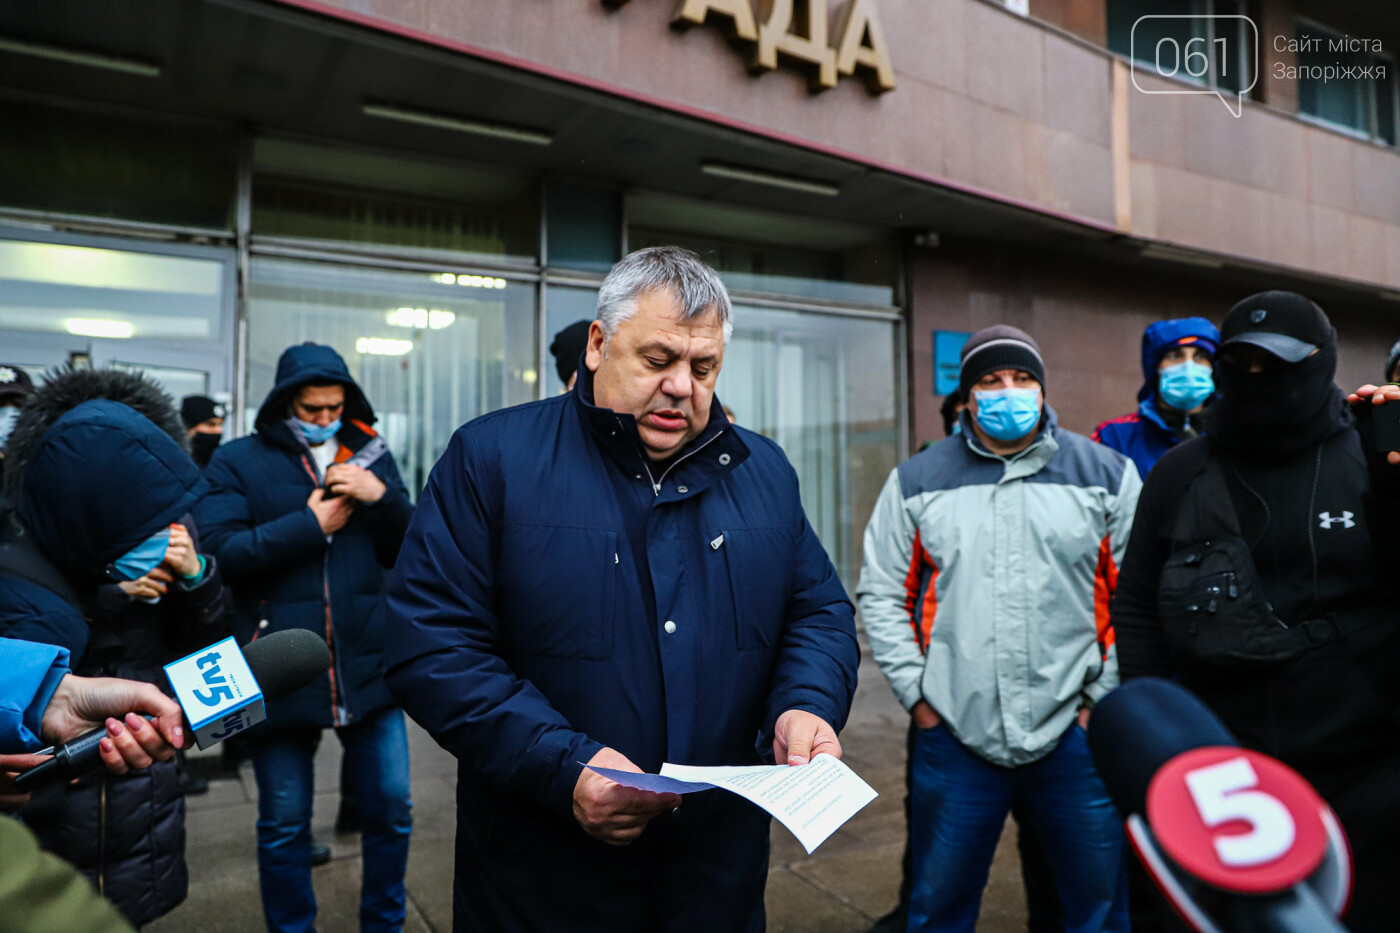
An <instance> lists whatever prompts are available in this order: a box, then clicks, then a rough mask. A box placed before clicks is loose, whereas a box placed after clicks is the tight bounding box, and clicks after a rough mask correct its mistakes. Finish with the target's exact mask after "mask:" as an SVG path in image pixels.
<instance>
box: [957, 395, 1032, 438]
mask: <svg viewBox="0 0 1400 933" xmlns="http://www.w3.org/2000/svg"><path fill="white" fill-rule="evenodd" d="M972 394H973V395H974V396H976V398H977V423H978V424H979V425H981V426H982V430H983V431H986V432H987V433H988V434H989V435H991V436H992V437H994V438H996V439H997V440H999V441H1014V440H1019V439H1020V438H1023V437H1025V436H1026V435H1027V434H1029V433H1030V432H1031V431H1033V430H1035V426H1036V425H1037V424H1039V423H1040V390H1039V389H991V390H988V391H985V392H973V393H972Z"/></svg>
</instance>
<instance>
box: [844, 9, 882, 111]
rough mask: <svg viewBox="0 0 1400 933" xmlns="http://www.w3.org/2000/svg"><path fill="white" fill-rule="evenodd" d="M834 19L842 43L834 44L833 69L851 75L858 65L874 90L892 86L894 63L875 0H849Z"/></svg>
mask: <svg viewBox="0 0 1400 933" xmlns="http://www.w3.org/2000/svg"><path fill="white" fill-rule="evenodd" d="M837 22H838V23H839V26H838V27H837V30H836V33H837V34H838V35H839V36H840V37H841V44H840V45H838V46H837V47H836V70H837V71H838V72H840V73H841V74H843V75H851V74H855V71H856V69H857V68H860V69H862V70H863V71H864V77H865V83H866V86H867V87H868V88H870V90H871V91H872V92H873V93H877V94H878V93H881V92H883V91H892V90H894V66H892V65H891V64H890V51H889V46H888V45H886V44H885V31H884V30H883V29H882V28H881V27H880V17H879V16H878V14H877V13H876V11H875V0H848V2H847V3H846V5H845V7H843V8H842V10H841V13H840V15H839V16H838V18H837Z"/></svg>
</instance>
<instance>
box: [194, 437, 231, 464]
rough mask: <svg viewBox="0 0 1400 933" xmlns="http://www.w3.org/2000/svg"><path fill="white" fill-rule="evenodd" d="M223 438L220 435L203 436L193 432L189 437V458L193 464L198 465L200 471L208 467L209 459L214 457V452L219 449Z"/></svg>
mask: <svg viewBox="0 0 1400 933" xmlns="http://www.w3.org/2000/svg"><path fill="white" fill-rule="evenodd" d="M223 439H224V436H223V434H222V433H220V434H205V433H203V432H195V433H194V434H191V435H190V456H191V457H193V458H194V462H195V463H197V464H199V467H200V469H203V468H204V467H207V466H208V465H209V458H210V457H212V456H214V451H216V450H218V449H219V444H220V443H222V441H223Z"/></svg>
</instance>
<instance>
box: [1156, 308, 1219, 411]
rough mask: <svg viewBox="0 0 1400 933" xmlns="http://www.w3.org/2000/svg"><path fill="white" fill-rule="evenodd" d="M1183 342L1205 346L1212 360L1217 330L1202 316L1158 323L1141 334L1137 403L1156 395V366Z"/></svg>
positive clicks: (1217, 341)
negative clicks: (1140, 367)
mask: <svg viewBox="0 0 1400 933" xmlns="http://www.w3.org/2000/svg"><path fill="white" fill-rule="evenodd" d="M1183 343H1187V344H1192V345H1194V346H1202V347H1205V348H1206V349H1207V350H1209V351H1210V355H1211V357H1212V358H1213V357H1214V356H1215V353H1216V351H1217V350H1219V349H1220V331H1218V330H1216V328H1215V325H1214V324H1212V323H1211V322H1210V321H1207V320H1206V319H1205V318H1203V317H1183V318H1175V319H1173V320H1170V321H1158V322H1157V323H1155V324H1151V325H1149V326H1148V328H1147V330H1145V331H1143V334H1142V388H1141V389H1138V395H1137V397H1138V401H1139V402H1141V401H1145V400H1147V399H1149V398H1151V397H1152V396H1153V395H1155V394H1156V393H1157V366H1158V365H1159V364H1160V363H1161V362H1162V357H1163V356H1165V355H1166V353H1167V351H1168V350H1170V349H1171V348H1172V347H1175V346H1178V345H1179V344H1183Z"/></svg>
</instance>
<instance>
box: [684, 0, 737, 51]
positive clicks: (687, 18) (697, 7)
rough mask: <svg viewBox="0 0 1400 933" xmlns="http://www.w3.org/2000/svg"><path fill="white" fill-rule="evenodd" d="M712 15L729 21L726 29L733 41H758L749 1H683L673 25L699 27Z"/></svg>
mask: <svg viewBox="0 0 1400 933" xmlns="http://www.w3.org/2000/svg"><path fill="white" fill-rule="evenodd" d="M710 14H715V15H716V16H720V17H723V18H725V19H727V20H728V23H726V24H725V28H726V29H727V30H728V31H729V34H730V36H729V37H730V38H731V39H735V40H739V41H743V42H757V41H758V27H757V26H756V25H754V19H753V10H752V9H751V8H750V7H749V0H681V5H680V8H679V9H677V10H676V15H675V16H673V17H671V25H672V26H678V27H681V28H685V27H686V26H699V25H701V24H702V23H704V22H705V20H706V18H708V17H709V16H710Z"/></svg>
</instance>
